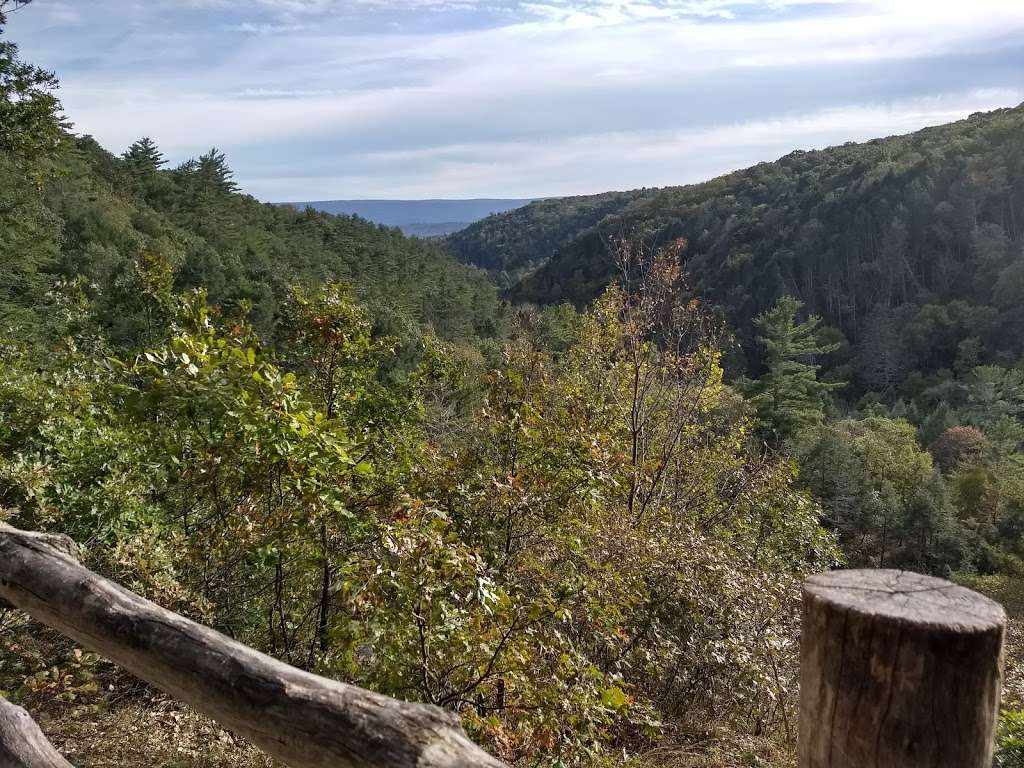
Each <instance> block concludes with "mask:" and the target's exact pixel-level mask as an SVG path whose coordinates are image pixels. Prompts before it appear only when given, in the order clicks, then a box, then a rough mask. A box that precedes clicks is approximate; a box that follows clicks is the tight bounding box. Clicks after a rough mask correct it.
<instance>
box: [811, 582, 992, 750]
mask: <svg viewBox="0 0 1024 768" xmlns="http://www.w3.org/2000/svg"><path fill="white" fill-rule="evenodd" d="M803 611H804V613H803V634H802V637H801V643H800V646H801V649H800V650H801V671H800V746H799V755H800V760H799V765H800V768H921V767H922V766H929V768H991V765H992V749H993V741H994V731H995V725H996V718H997V714H998V706H999V692H1000V683H1001V678H1002V661H1003V653H1002V649H1003V635H1004V631H1005V626H1006V616H1005V614H1004V612H1003V609H1002V608H1001V607H1000V606H999V605H998V604H997V603H994V602H993V601H991V600H989V599H988V598H986V597H982V596H981V595H979V594H977V593H975V592H972V591H970V590H968V589H965V588H963V587H959V586H956V585H954V584H951V583H949V582H948V581H943V580H942V579H936V578H932V577H930V576H920V575H918V574H914V573H910V572H907V571H891V570H865V571H835V572H832V573H825V574H821V575H818V576H814V577H812V578H811V579H809V580H808V581H807V583H806V584H805V585H804V604H803Z"/></svg>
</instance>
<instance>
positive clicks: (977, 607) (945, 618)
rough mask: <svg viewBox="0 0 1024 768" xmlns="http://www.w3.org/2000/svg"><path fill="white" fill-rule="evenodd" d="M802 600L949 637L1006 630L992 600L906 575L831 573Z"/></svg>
mask: <svg viewBox="0 0 1024 768" xmlns="http://www.w3.org/2000/svg"><path fill="white" fill-rule="evenodd" d="M804 595H805V598H809V599H811V600H816V601H821V602H825V603H828V604H829V605H831V606H833V607H834V608H836V609H839V610H844V611H852V612H854V613H856V614H860V615H863V616H865V617H874V618H877V619H879V620H886V619H888V620H893V621H900V622H904V623H905V624H907V625H913V626H916V627H921V628H931V629H934V630H936V631H942V630H950V631H953V632H957V633H960V632H992V631H996V630H998V629H999V628H1001V627H1003V626H1004V625H1005V624H1006V612H1005V611H1004V610H1003V607H1002V606H1001V605H999V603H997V602H995V601H994V600H990V599H989V598H987V597H985V596H983V595H979V594H978V593H977V592H973V591H971V590H969V589H967V588H965V587H961V586H959V585H957V584H953V583H951V582H948V581H945V580H944V579H937V578H935V577H934V576H923V575H921V574H919V573H911V572H910V571H894V570H855V571H831V572H829V573H822V574H818V575H817V576H812V577H811V578H810V579H808V580H807V582H806V583H805V584H804Z"/></svg>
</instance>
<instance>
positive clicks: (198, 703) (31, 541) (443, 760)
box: [0, 526, 504, 768]
mask: <svg viewBox="0 0 1024 768" xmlns="http://www.w3.org/2000/svg"><path fill="white" fill-rule="evenodd" d="M54 543H55V542H54V540H53V539H52V537H46V536H42V535H40V534H33V533H27V532H24V531H19V530H16V529H13V528H10V527H7V526H0V598H3V599H6V600H7V601H8V602H10V603H11V604H13V605H15V606H17V607H18V608H20V609H22V610H24V611H26V612H27V613H28V614H29V615H31V616H32V617H33V618H35V619H37V620H38V621H41V622H42V623H44V624H46V625H48V626H50V627H52V628H54V629H56V630H57V631H59V632H61V633H63V634H65V635H67V636H68V637H71V638H72V639H74V640H75V641H77V642H78V643H80V644H81V645H83V646H84V647H86V648H89V649H90V650H93V651H95V652H97V653H100V654H102V655H103V656H106V657H107V658H108V659H110V660H111V661H113V662H115V663H116V664H119V665H120V666H121V667H123V668H124V669H126V670H128V671H129V672H131V673H133V674H135V675H137V676H138V677H140V678H142V679H143V680H146V681H148V682H150V683H152V684H153V685H155V686H157V687H159V688H161V689H163V690H164V691H166V692H167V693H169V694H170V695H172V696H174V697H175V698H176V699H178V700H179V701H182V702H185V703H187V704H189V705H191V706H192V707H194V708H195V709H197V710H198V711H200V712H203V713H204V714H206V715H209V716H210V717H212V718H213V719H214V720H216V721H217V722H218V723H220V724H221V725H223V726H224V727H226V728H229V729H231V730H232V731H234V732H236V733H238V734H240V735H242V736H244V737H245V738H247V739H249V740H250V741H251V742H253V743H254V744H256V745H257V746H259V747H261V748H262V749H263V750H264V751H266V752H267V753H269V754H270V755H271V756H273V757H275V758H277V759H279V760H281V761H282V762H283V763H285V764H287V765H290V766H293V767H294V768H324V767H325V766H331V767H332V768H334V767H335V766H352V767H353V768H370V767H383V766H388V767H389V768H390V767H392V766H393V767H394V768H406V767H407V768H413V766H417V767H418V768H455V766H485V767H487V768H499V766H502V765H504V764H503V763H502V762H501V761H499V760H497V759H495V758H494V757H492V756H491V755H489V754H487V753H486V752H485V751H483V750H482V749H480V748H479V747H478V746H477V745H476V744H474V743H473V742H472V741H470V740H469V738H468V737H467V736H466V735H465V732H464V731H463V730H462V726H461V723H460V721H459V717H458V716H457V715H456V714H455V713H452V712H448V711H446V710H443V709H441V708H439V707H434V706H430V705H426V704H413V703H409V702H404V701H399V700H396V699H392V698H390V697H388V696H383V695H381V694H377V693H373V692H371V691H366V690H363V689H361V688H358V687H356V686H352V685H346V684H344V683H339V682H337V681H334V680H328V679H326V678H323V677H319V676H317V675H313V674H310V673H308V672H303V671H301V670H298V669H296V668H294V667H291V666H289V665H287V664H284V663H282V662H280V661H277V660H276V659H273V658H271V657H269V656H266V655H264V654H262V653H259V652H257V651H255V650H253V649H252V648H250V647H248V646H246V645H243V644H242V643H239V642H236V641H234V640H231V639H230V638H228V637H225V636H224V635H222V634H220V633H219V632H216V631H214V630H212V629H210V628H209V627H204V626H202V625H201V624H197V623H196V622H194V621H190V620H188V619H186V618H184V617H182V616H179V615H177V614H175V613H172V612H170V611H167V610H164V609H163V608H160V607H159V606H157V605H156V604H154V603H152V602H150V601H148V600H146V599H144V598H142V597H140V596H138V595H136V594H134V593H133V592H130V591H128V590H127V589H124V588H123V587H121V586H120V585H118V584H115V583H114V582H111V581H109V580H107V579H104V578H103V577H101V576H98V575H97V574H95V573H93V572H91V571H89V570H88V569H87V568H85V567H83V566H82V565H81V564H79V563H78V562H77V560H76V559H75V557H74V551H73V549H70V548H69V547H68V546H66V542H64V543H63V544H61V545H59V546H55V545H54Z"/></svg>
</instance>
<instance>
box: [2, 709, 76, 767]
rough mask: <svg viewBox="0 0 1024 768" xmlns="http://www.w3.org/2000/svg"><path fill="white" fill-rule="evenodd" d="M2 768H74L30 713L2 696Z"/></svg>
mask: <svg viewBox="0 0 1024 768" xmlns="http://www.w3.org/2000/svg"><path fill="white" fill-rule="evenodd" d="M0 768H72V765H71V763H69V762H68V761H67V760H65V759H64V758H63V757H62V756H61V754H60V753H59V752H58V751H57V750H56V749H54V747H53V745H52V744H51V743H50V742H49V740H48V739H47V738H46V736H44V735H43V732H42V731H41V730H39V726H38V725H36V722H35V720H33V719H32V718H31V717H30V716H29V714H28V712H26V711H25V710H24V709H22V708H21V707H19V706H16V705H14V704H11V702H9V701H7V699H5V698H3V697H2V696H0Z"/></svg>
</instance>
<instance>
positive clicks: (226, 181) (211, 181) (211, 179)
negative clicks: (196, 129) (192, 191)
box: [194, 147, 238, 195]
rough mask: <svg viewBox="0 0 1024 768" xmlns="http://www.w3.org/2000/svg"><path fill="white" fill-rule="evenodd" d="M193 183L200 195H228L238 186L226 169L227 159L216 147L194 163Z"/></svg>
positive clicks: (228, 169) (230, 172)
mask: <svg viewBox="0 0 1024 768" xmlns="http://www.w3.org/2000/svg"><path fill="white" fill-rule="evenodd" d="M194 173H195V177H196V178H195V181H196V185H197V187H198V189H199V191H200V192H201V193H203V192H205V193H214V194H224V195H226V194H229V193H231V192H236V191H237V190H238V185H237V184H235V182H234V181H232V180H231V177H232V176H234V173H233V172H232V170H231V169H230V168H229V167H228V160H227V157H226V156H225V155H224V153H223V152H221V151H219V150H218V149H217V148H216V147H214V148H212V149H211V150H210V151H209V152H207V153H206V154H205V155H200V156H199V159H198V160H197V161H196V164H195V168H194Z"/></svg>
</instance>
